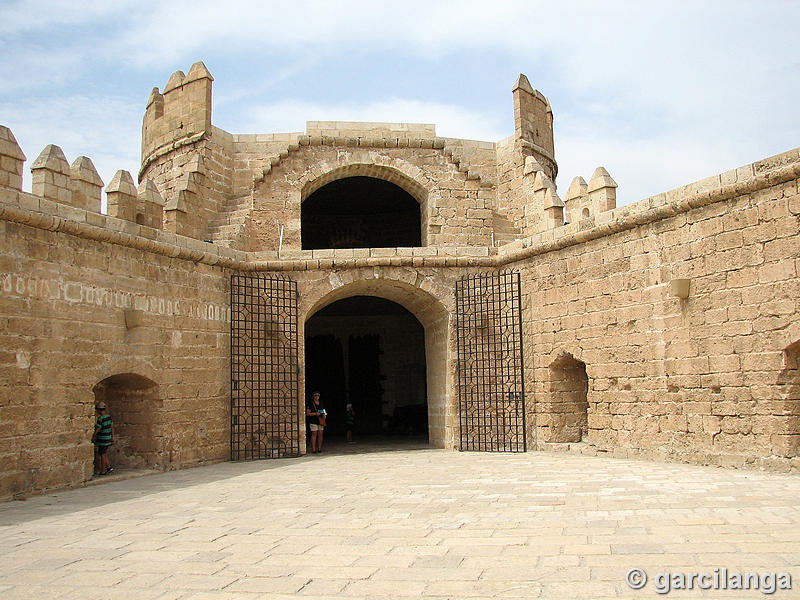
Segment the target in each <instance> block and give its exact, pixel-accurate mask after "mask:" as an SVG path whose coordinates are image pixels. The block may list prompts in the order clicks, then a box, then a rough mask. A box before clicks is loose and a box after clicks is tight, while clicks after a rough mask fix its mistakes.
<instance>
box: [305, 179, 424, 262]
mask: <svg viewBox="0 0 800 600" xmlns="http://www.w3.org/2000/svg"><path fill="white" fill-rule="evenodd" d="M300 228H301V231H300V233H301V238H302V247H303V250H320V249H323V248H394V247H400V246H402V247H412V246H413V247H416V246H420V245H422V229H421V221H420V208H419V203H418V202H417V201H416V200H415V199H414V197H413V196H411V194H409V193H408V192H406V191H405V190H404V189H403V188H401V187H399V186H397V185H395V184H393V183H390V182H388V181H384V180H382V179H376V178H374V177H346V178H344V179H337V180H336V181H332V182H331V183H329V184H327V185H324V186H322V187H321V188H319V189H318V190H317V191H316V192H314V193H313V194H311V195H310V196H309V197H308V198H307V199H306V200H305V202H303V205H302V207H301V209H300Z"/></svg>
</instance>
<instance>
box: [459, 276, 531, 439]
mask: <svg viewBox="0 0 800 600" xmlns="http://www.w3.org/2000/svg"><path fill="white" fill-rule="evenodd" d="M456 330H457V331H456V333H457V344H458V401H459V415H460V417H459V418H460V423H459V424H460V430H461V443H460V449H461V450H481V451H484V452H525V450H526V444H525V388H524V383H523V366H522V365H523V362H522V310H521V299H520V283H519V273H518V272H513V271H503V272H500V273H488V274H481V275H474V276H470V277H465V278H463V279H461V280H460V281H458V282H457V283H456Z"/></svg>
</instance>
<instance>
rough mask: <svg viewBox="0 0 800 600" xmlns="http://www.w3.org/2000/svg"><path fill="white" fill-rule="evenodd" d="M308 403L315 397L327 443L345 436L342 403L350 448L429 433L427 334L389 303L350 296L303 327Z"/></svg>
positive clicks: (403, 312) (397, 307)
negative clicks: (369, 440)
mask: <svg viewBox="0 0 800 600" xmlns="http://www.w3.org/2000/svg"><path fill="white" fill-rule="evenodd" d="M305 340H306V400H308V399H309V398H310V397H311V394H312V392H313V391H314V390H319V392H320V394H321V396H322V399H323V401H324V402H325V405H326V409H327V411H328V423H327V428H326V430H325V436H326V438H327V437H328V436H343V435H344V433H345V410H346V405H347V403H348V402H351V403H352V404H353V409H354V411H355V427H354V432H355V437H356V440H358V439H359V438H362V439H363V437H365V436H375V435H408V436H425V437H427V433H428V405H427V385H426V374H425V331H424V329H423V327H422V325H421V324H420V322H419V321H418V320H417V319H416V317H414V315H412V314H411V313H410V312H409V311H407V310H406V309H405V308H403V307H402V306H400V305H399V304H397V303H395V302H392V301H390V300H384V299H382V298H375V297H372V296H353V297H351V298H346V299H344V300H339V301H338V302H334V303H333V304H330V305H328V306H326V307H325V308H323V309H322V310H320V311H319V312H317V313H316V314H315V315H313V316H312V317H311V318H310V319H308V321H307V322H306V338H305Z"/></svg>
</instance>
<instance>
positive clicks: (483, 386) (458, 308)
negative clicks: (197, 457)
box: [231, 270, 526, 460]
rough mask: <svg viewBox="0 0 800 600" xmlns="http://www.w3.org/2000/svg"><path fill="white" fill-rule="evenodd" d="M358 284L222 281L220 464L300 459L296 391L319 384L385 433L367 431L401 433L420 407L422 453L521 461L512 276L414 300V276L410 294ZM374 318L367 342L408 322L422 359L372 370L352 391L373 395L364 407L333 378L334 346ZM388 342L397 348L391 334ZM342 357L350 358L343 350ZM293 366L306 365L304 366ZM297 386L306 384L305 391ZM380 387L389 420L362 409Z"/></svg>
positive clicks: (416, 355) (516, 300)
mask: <svg viewBox="0 0 800 600" xmlns="http://www.w3.org/2000/svg"><path fill="white" fill-rule="evenodd" d="M364 275H365V274H364ZM369 275H371V277H363V275H362V277H358V275H357V274H351V275H350V277H351V280H350V281H347V282H344V281H341V280H340V279H339V278H337V277H333V278H328V279H326V280H324V281H320V280H314V281H313V285H310V282H308V281H302V278H298V279H301V280H300V281H299V282H298V281H296V280H294V279H292V278H291V277H289V276H274V275H265V274H261V273H249V274H236V275H233V276H232V280H231V406H232V413H231V458H232V459H233V460H245V459H255V458H277V457H282V456H296V455H298V454H302V453H303V449H304V438H305V433H304V432H305V429H304V422H305V419H304V404H305V398H306V396H307V394H308V392H309V391H310V389H308V386H309V385H311V386H313V387H315V388H316V387H320V384H321V383H325V384H326V385H327V386H328V387H329V390H328V391H329V392H330V393H331V396H332V397H331V400H332V401H333V402H334V403H338V404H341V405H343V404H344V403H345V402H346V400H353V401H354V402H355V401H357V402H360V403H362V408H363V409H364V416H368V415H370V414H372V413H374V415H373V417H372V418H374V419H382V418H386V419H388V420H389V421H390V423H387V424H386V426H385V427H384V426H383V425H381V424H375V423H373V424H372V427H373V428H377V430H381V431H385V430H386V429H391V428H392V427H398V428H400V429H404V428H405V429H410V430H411V432H412V433H413V432H414V431H415V429H417V425H416V424H417V423H418V422H420V421H421V419H418V418H417V416H414V415H411V414H410V413H411V412H413V411H414V410H415V408H412V407H419V406H420V405H424V407H425V408H424V411H425V413H424V415H423V416H424V421H426V423H427V433H428V441H429V443H430V444H431V445H432V446H434V447H440V448H458V449H461V450H482V451H512V452H513V451H524V450H525V449H526V440H525V402H524V397H525V396H524V385H523V377H522V375H523V373H522V358H523V357H522V345H521V319H520V314H521V313H520V310H521V307H520V297H519V277H518V275H517V274H516V273H510V272H506V273H494V274H486V275H481V276H474V275H473V276H466V277H462V278H460V279H458V280H457V281H454V282H452V284H446V285H439V286H438V287H437V290H436V291H435V292H434V291H432V290H426V289H423V283H422V282H425V281H427V280H426V279H425V278H423V277H422V276H421V275H420V276H419V278H418V279H415V280H414V281H413V282H409V281H404V280H401V279H392V278H389V277H386V276H383V277H382V276H380V273H379V272H378V270H370V271H369ZM428 287H430V286H428ZM301 290H302V293H301ZM301 298H302V301H301ZM379 300H382V301H383V302H380V301H379ZM387 301H388V302H387ZM389 305H394V308H391V307H389ZM368 306H371V308H366V307H368ZM376 307H377V308H376ZM370 311H371V312H370ZM376 311H377V312H376ZM382 311H388V312H386V313H385V314H386V315H391V316H392V318H393V319H394V320H393V321H392V322H385V323H383V324H382V325H381V326H380V327H379V328H378V327H376V328H375V331H384V332H390V331H391V332H392V333H393V334H395V335H396V334H397V333H398V332H397V330H398V328H402V327H404V325H403V324H404V323H406V321H408V322H409V323H412V325H413V323H414V322H416V324H417V325H419V326H420V327H421V329H422V331H421V336H420V337H422V338H423V339H424V350H422V349H421V350H419V351H416V350H415V349H413V348H411V349H406V350H407V351H406V352H404V353H403V356H404V357H403V358H398V357H397V356H395V357H393V358H392V359H391V360H388V361H387V362H386V364H385V366H386V368H387V369H391V370H392V371H393V372H386V373H383V372H380V370H379V372H378V373H376V374H373V375H374V376H375V377H377V378H378V379H375V377H373V378H372V379H369V378H368V377H366V376H365V375H364V374H363V373H362V374H360V375H359V377H360V379H359V381H361V380H364V381H367V383H366V384H364V385H367V387H369V385H372V386H373V388H372V389H373V392H371V393H372V394H373V397H372V398H371V399H370V398H366V397H363V395H364V394H365V392H364V391H363V390H364V388H363V387H361V388H359V387H358V384H356V382H355V381H354V380H352V379H351V380H348V378H347V376H346V374H345V373H340V374H338V375H336V373H335V371H336V369H343V368H344V364H345V356H344V348H343V344H342V342H341V339H342V338H343V337H344V336H345V335H350V334H351V333H352V334H357V333H358V332H359V331H361V330H362V329H363V325H364V323H365V322H367V321H368V320H369V318H372V317H375V316H376V314H377V315H378V316H379V315H380V313H381V312H382ZM320 315H322V316H326V315H327V317H329V321H328V323H327V324H323V325H320V324H319V322H318V321H319V316H320ZM345 317H354V318H355V320H356V321H357V322H359V323H360V325H359V327H352V326H351V328H350V329H348V326H347V324H346V320H347V319H346V318H345ZM315 320H316V321H317V323H316V324H314V323H313V322H314V321H315ZM310 324H311V325H310ZM361 333H364V332H363V331H361ZM372 335H375V334H374V333H373V334H372ZM323 336H328V337H327V338H326V339H323ZM337 336H338V337H339V341H338V342H337V341H336V337H337ZM416 336H417V334H414V333H413V331H412V328H411V327H409V333H408V335H407V340H408V343H409V345H411V344H413V343H415V340H416V339H417V337H416ZM393 339H394V340H395V342H397V340H398V339H399V340H400V342H399V344H402V334H401V335H400V337H399V338H398V337H395V338H393ZM362 341H363V340H362ZM420 341H422V340H420ZM351 342H352V343H353V344H354V347H357V348H358V347H360V348H362V349H364V348H367V347H368V346H369V345H370V344H369V343H367V342H366V341H363V343H361V342H358V341H355V342H353V341H352V340H350V339H349V338H348V344H350V343H351ZM371 343H372V344H373V345H374V344H375V343H376V341H375V340H373V341H372V342H371ZM306 344H309V347H306ZM326 344H327V346H326V347H325V348H322V346H325V345H326ZM359 344H360V345H359ZM321 349H322V350H325V351H324V352H323V351H322V350H321ZM347 351H348V353H349V352H350V351H351V347H350V346H348V350H347ZM379 351H380V348H378V347H377V346H376V347H373V348H372V349H371V350H369V349H367V350H364V352H362V353H361V354H358V352H359V351H355V354H353V358H354V359H359V357H360V358H361V359H362V360H365V361H376V360H377V353H378V352H379ZM321 356H322V357H323V358H321ZM325 356H327V358H324V357H325ZM305 360H309V361H310V362H311V363H313V364H311V365H308V364H305V365H304V362H305ZM325 361H327V362H325ZM373 366H374V365H373ZM304 367H305V368H304ZM309 367H311V369H310V370H309ZM403 369H409V371H408V373H407V374H406V383H409V384H410V387H409V388H408V389H403V390H399V389H397V388H399V387H400V384H398V383H397V382H398V381H399V380H401V379H402V376H403V373H398V372H397V371H398V370H403ZM414 369H423V370H424V373H423V372H414V373H413V374H412V371H413V370H414ZM348 370H349V371H350V369H349V368H348ZM373 370H374V369H373ZM331 371H334V374H330V372H331ZM352 372H353V373H355V372H356V370H352ZM306 374H310V379H313V381H312V380H306V379H305V377H304V375H306ZM381 376H384V377H385V379H386V381H387V385H389V384H392V382H394V383H393V384H392V385H394V386H395V389H391V390H386V391H388V392H390V393H389V394H387V398H388V397H391V398H393V399H392V401H391V402H392V403H391V406H389V407H387V408H389V409H391V410H384V409H383V408H381V409H379V410H377V411H375V410H374V406H370V405H369V404H368V402H367V401H369V400H371V401H373V402H374V401H378V402H380V401H381V399H382V398H381V397H380V396H381V395H382V393H383V391H384V390H382V389H381V390H380V391H375V389H374V388H375V386H376V385H378V386H380V387H383V386H382V384H381V383H380V381H382V380H381V379H380V378H381ZM357 379H358V378H357ZM370 382H371V383H370ZM415 383H422V385H423V386H424V389H422V390H419V389H417V388H418V387H419V386H416V385H415ZM358 390H361V394H362V395H361V396H359V395H358V393H357V394H356V396H354V397H352V398H351V397H350V394H352V393H353V392H354V391H356V392H358ZM375 395H377V396H379V397H378V398H377V399H376V398H375V397H374V396H375ZM340 408H341V407H340ZM370 411H372V412H370ZM406 413H409V414H406ZM392 419H394V424H391V420H392ZM335 422H336V421H335V419H334V423H335ZM417 432H419V430H417Z"/></svg>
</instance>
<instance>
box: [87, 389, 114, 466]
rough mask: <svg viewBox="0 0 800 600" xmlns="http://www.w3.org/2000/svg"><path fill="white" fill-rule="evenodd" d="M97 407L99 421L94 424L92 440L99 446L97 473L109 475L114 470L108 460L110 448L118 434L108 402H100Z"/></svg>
mask: <svg viewBox="0 0 800 600" xmlns="http://www.w3.org/2000/svg"><path fill="white" fill-rule="evenodd" d="M95 408H96V409H97V421H95V424H94V435H93V436H92V442H94V445H95V446H97V474H98V475H108V474H109V473H111V471H113V470H114V467H112V466H111V465H110V464H109V462H108V449H109V448H110V447H111V444H113V443H114V442H115V441H116V438H117V436H116V432H115V430H114V421H113V420H112V419H111V415H109V414H108V413H107V412H106V403H105V402H98V403H97V406H96V407H95Z"/></svg>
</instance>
